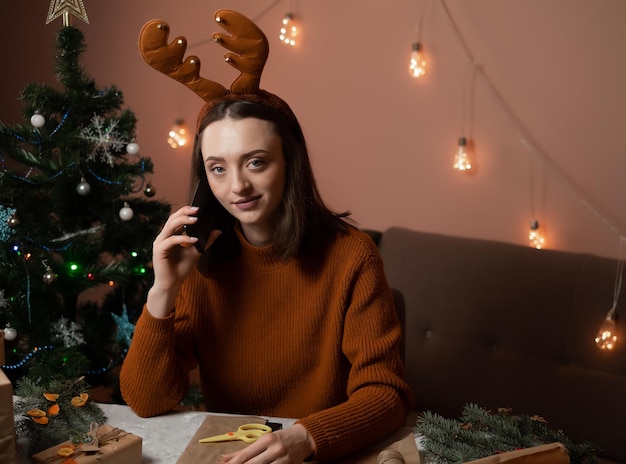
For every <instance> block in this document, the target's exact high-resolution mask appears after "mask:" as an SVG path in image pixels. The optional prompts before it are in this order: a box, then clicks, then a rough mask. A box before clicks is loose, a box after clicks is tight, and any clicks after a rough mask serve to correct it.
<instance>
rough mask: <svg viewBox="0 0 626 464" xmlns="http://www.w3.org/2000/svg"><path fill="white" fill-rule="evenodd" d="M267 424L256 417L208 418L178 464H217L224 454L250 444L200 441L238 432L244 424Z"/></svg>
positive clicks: (238, 441)
mask: <svg viewBox="0 0 626 464" xmlns="http://www.w3.org/2000/svg"><path fill="white" fill-rule="evenodd" d="M265 422H266V421H265V419H262V418H260V417H255V416H207V417H206V419H204V422H202V424H201V425H200V427H198V430H196V433H195V434H194V436H193V437H191V440H189V443H188V444H187V447H186V448H185V451H183V454H181V456H180V458H178V460H177V461H176V464H198V463H207V464H210V463H215V462H217V461H218V460H219V459H220V458H221V456H222V454H227V453H232V452H233V451H237V450H240V449H242V448H244V447H246V446H248V444H247V443H245V442H243V441H241V440H235V441H225V442H219V443H198V440H200V439H201V438H206V437H212V436H214V435H220V434H222V433H226V432H228V431H229V430H237V427H239V426H240V425H243V424H257V423H258V424H265Z"/></svg>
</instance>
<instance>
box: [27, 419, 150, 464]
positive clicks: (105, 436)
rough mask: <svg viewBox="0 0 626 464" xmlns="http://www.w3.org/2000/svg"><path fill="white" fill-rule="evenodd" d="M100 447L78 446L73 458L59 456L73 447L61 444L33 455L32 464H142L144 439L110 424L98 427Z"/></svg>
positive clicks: (97, 433)
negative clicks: (59, 453)
mask: <svg viewBox="0 0 626 464" xmlns="http://www.w3.org/2000/svg"><path fill="white" fill-rule="evenodd" d="M96 436H97V437H98V445H96V446H92V445H89V444H86V445H76V446H75V451H74V454H72V455H71V456H68V457H65V456H59V455H58V451H59V449H61V448H63V447H64V446H68V445H71V442H70V441H67V442H64V443H61V444H59V445H57V446H53V447H52V448H48V449H47V450H44V451H42V452H40V453H37V454H35V455H33V457H32V458H31V463H32V464H61V463H62V462H63V461H65V460H66V459H68V458H70V459H72V460H73V461H74V462H76V463H77V464H141V462H142V457H141V449H142V439H141V437H138V436H137V435H133V434H132V433H128V432H125V431H124V430H121V429H116V428H114V427H112V426H110V425H109V424H104V425H101V426H100V427H98V429H97V431H96Z"/></svg>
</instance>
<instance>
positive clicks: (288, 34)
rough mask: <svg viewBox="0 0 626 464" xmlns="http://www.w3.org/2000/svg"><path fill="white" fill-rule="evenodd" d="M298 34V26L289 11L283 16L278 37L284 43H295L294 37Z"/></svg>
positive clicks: (293, 44) (292, 44)
mask: <svg viewBox="0 0 626 464" xmlns="http://www.w3.org/2000/svg"><path fill="white" fill-rule="evenodd" d="M297 35H298V26H297V24H296V22H295V20H294V18H293V15H292V14H291V13H287V14H286V15H285V17H284V18H283V23H282V26H281V27H280V35H279V36H278V38H279V39H280V41H281V42H282V43H284V44H285V45H291V46H292V47H294V46H295V45H296V37H297Z"/></svg>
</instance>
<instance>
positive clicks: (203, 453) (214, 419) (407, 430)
mask: <svg viewBox="0 0 626 464" xmlns="http://www.w3.org/2000/svg"><path fill="white" fill-rule="evenodd" d="M249 423H260V424H264V423H265V419H263V418H260V417H255V416H252V417H251V416H234V417H233V416H207V417H206V419H205V420H204V422H203V423H202V424H201V425H200V427H199V428H198V430H197V431H196V433H195V434H194V436H193V437H192V438H191V440H190V441H189V444H188V445H187V447H186V448H185V451H184V452H183V454H182V455H181V456H180V458H179V459H178V461H176V463H177V464H197V463H200V462H201V463H216V462H218V461H219V460H220V458H221V456H222V455H223V454H227V453H232V452H233V451H237V450H240V449H242V448H244V447H246V446H248V444H247V443H244V442H242V441H240V440H237V441H230V442H220V443H198V440H200V439H201V438H206V437H210V436H213V435H219V434H222V433H225V432H227V431H229V430H236V429H237V427H239V426H240V425H242V424H249ZM385 449H392V450H397V451H399V452H400V453H402V455H403V457H404V462H405V464H419V462H420V457H419V453H418V451H417V445H416V444H415V437H414V435H413V429H412V428H411V427H402V428H401V429H399V430H397V431H396V432H395V433H394V434H392V435H390V436H389V437H388V438H387V439H385V440H383V441H381V442H379V443H377V444H376V445H374V446H372V447H369V448H366V449H364V450H363V451H361V452H359V453H357V454H354V455H351V456H349V457H346V458H344V459H341V460H338V461H334V462H341V463H345V464H376V462H377V459H378V455H379V453H380V452H381V451H382V450H385Z"/></svg>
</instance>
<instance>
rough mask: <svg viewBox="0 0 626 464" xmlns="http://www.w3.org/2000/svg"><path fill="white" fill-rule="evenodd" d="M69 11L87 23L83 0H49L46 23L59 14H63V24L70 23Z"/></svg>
mask: <svg viewBox="0 0 626 464" xmlns="http://www.w3.org/2000/svg"><path fill="white" fill-rule="evenodd" d="M70 13H71V14H73V15H74V16H76V17H77V18H79V19H82V20H83V21H85V22H86V23H87V24H89V18H88V17H87V10H85V5H83V0H51V1H50V9H49V10H48V19H46V24H49V23H51V22H52V21H54V20H55V19H57V18H58V17H59V16H63V26H69V25H70V24H71V21H70Z"/></svg>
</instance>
